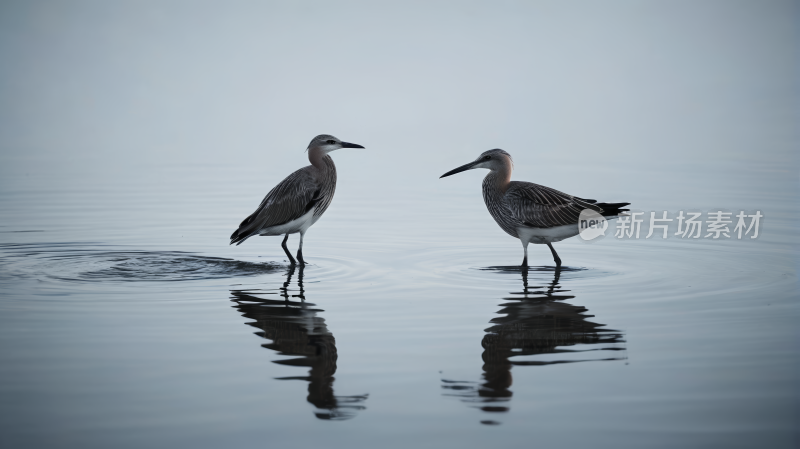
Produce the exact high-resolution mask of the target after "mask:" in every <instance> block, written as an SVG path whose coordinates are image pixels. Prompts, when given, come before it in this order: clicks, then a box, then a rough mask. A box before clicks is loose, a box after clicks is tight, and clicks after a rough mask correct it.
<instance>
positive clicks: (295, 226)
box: [231, 134, 364, 265]
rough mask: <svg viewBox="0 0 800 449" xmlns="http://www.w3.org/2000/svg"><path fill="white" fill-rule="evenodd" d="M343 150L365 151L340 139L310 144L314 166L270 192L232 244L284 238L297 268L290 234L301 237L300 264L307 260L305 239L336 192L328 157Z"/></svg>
mask: <svg viewBox="0 0 800 449" xmlns="http://www.w3.org/2000/svg"><path fill="white" fill-rule="evenodd" d="M340 148H364V147H362V146H361V145H356V144H354V143H347V142H342V141H341V140H339V139H337V138H336V137H333V136H329V135H327V134H320V135H319V136H317V137H315V138H314V139H313V140H312V141H311V143H310V144H308V149H307V151H308V160H309V161H310V162H311V165H309V166H307V167H303V168H301V169H300V170H297V171H296V172H294V173H292V174H291V175H289V176H287V177H286V179H284V180H283V181H281V182H280V183H279V184H278V185H276V186H275V187H274V188H273V189H272V190H270V191H269V193H268V194H267V196H265V197H264V200H263V201H261V204H260V205H259V206H258V209H256V211H255V212H253V213H252V214H251V215H250V216H249V217H247V218H245V219H244V221H242V224H240V225H239V229H237V230H235V231H233V234H231V244H234V243H235V244H237V245H239V244H240V243H242V242H244V241H245V240H247V239H248V238H250V237H252V236H254V235H282V234H285V235H286V236H285V237H284V238H283V243H281V247H282V248H283V251H284V252H285V253H286V256H287V257H288V258H289V262H291V264H292V265H295V264H296V263H297V262H295V260H294V257H292V253H290V252H289V249H288V248H287V247H286V240H287V239H289V234H295V233H298V232H299V233H300V247H299V249H298V250H297V261H299V262H300V263H301V264H305V261H304V260H303V236H305V234H306V231H307V230H308V228H309V227H311V225H313V224H314V223H316V222H317V220H319V217H321V216H322V214H323V213H324V212H325V210H326V209H327V208H328V206H330V204H331V200H332V199H333V192H334V190H336V166H335V165H333V159H331V157H330V156H329V155H328V153H330V152H331V151H335V150H338V149H340Z"/></svg>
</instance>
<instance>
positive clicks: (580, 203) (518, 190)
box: [440, 149, 630, 267]
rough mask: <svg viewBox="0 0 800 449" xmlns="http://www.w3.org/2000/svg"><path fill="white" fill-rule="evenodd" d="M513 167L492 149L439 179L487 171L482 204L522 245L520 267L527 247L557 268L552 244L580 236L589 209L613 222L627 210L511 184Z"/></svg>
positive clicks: (538, 187)
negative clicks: (542, 250) (541, 249)
mask: <svg viewBox="0 0 800 449" xmlns="http://www.w3.org/2000/svg"><path fill="white" fill-rule="evenodd" d="M513 167H514V164H513V161H512V160H511V155H510V154H508V153H506V152H505V151H503V150H500V149H494V150H489V151H486V152H484V153H483V154H481V155H480V156H478V158H477V159H475V160H474V161H472V162H470V163H469V164H465V165H462V166H461V167H458V168H456V169H454V170H450V171H449V172H447V173H445V174H443V175H442V176H441V177H440V178H444V177H447V176H450V175H454V174H456V173H461V172H463V171H467V170H472V169H475V168H486V169H488V170H489V174H488V175H486V177H485V178H483V201H484V202H485V203H486V208H487V209H489V214H491V215H492V218H494V221H496V222H497V224H498V225H499V226H500V228H502V229H503V231H505V232H506V233H507V234H508V235H510V236H512V237H516V238H518V239H519V240H520V241H521V242H522V248H523V249H524V251H525V257H524V258H523V259H522V266H523V267H527V266H528V244H529V243H538V244H546V245H547V247H548V248H550V252H551V253H552V254H553V260H554V261H555V263H556V266H557V267H560V266H561V258H560V257H558V253H556V250H555V249H554V248H553V242H560V241H561V240H564V239H566V238H569V237H574V236H576V235H578V234H579V232H580V229H579V227H578V221H579V217H580V214H581V212H582V211H584V210H586V209H589V210H592V211H594V212H596V213H598V214H600V215H602V216H604V217H607V218H612V217H617V216H619V215H620V214H621V213H623V212H626V211H627V210H628V209H622V208H623V207H625V206H627V205H629V204H630V203H598V202H597V201H596V200H588V199H585V198H578V197H577V196H572V195H568V194H566V193H564V192H559V191H558V190H555V189H551V188H550V187H545V186H541V185H539V184H534V183H532V182H523V181H512V180H511V171H512V170H513Z"/></svg>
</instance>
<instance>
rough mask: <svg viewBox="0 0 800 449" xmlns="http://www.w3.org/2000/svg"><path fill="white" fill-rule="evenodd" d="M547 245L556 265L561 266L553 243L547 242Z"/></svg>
mask: <svg viewBox="0 0 800 449" xmlns="http://www.w3.org/2000/svg"><path fill="white" fill-rule="evenodd" d="M547 247H548V248H550V252H551V253H553V260H554V261H556V267H561V258H560V257H558V253H556V250H555V248H553V244H552V243H548V244H547Z"/></svg>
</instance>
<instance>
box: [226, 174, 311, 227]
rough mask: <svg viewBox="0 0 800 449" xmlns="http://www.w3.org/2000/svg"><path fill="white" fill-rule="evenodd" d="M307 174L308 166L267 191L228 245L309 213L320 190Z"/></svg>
mask: <svg viewBox="0 0 800 449" xmlns="http://www.w3.org/2000/svg"><path fill="white" fill-rule="evenodd" d="M311 170H312V168H311V166H308V167H303V168H301V169H300V170H297V171H296V172H294V173H292V174H291V175H289V176H287V177H286V179H284V180H283V181H281V182H280V183H279V184H278V185H276V186H275V187H274V188H273V189H272V190H270V191H269V193H267V196H265V197H264V199H263V200H262V201H261V204H260V205H259V206H258V209H256V211H255V212H253V213H252V214H250V216H249V217H247V218H245V219H244V221H242V223H241V224H240V225H239V229H237V230H236V231H234V233H233V235H231V243H239V242H241V241H244V240H245V239H246V238H247V237H250V236H252V235H255V234H257V233H258V231H260V230H261V229H264V228H268V227H271V226H277V225H281V224H284V223H288V222H290V221H292V220H296V219H298V218H300V217H302V216H303V215H305V213H306V212H308V211H309V210H311V208H312V207H314V205H315V204H317V202H319V200H320V186H319V183H318V182H317V180H316V178H315V177H314V175H313V174H312V173H311Z"/></svg>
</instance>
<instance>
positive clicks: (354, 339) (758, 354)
mask: <svg viewBox="0 0 800 449" xmlns="http://www.w3.org/2000/svg"><path fill="white" fill-rule="evenodd" d="M340 153H341V154H335V155H334V157H335V158H336V159H337V161H338V163H339V166H340V177H341V179H342V181H341V184H340V190H339V191H337V197H336V198H335V200H334V203H333V205H332V206H331V209H330V210H329V211H328V212H327V214H326V216H325V217H323V219H322V220H321V221H320V222H319V223H317V224H316V225H315V226H314V227H313V228H312V229H311V231H309V234H308V235H307V239H306V248H305V249H306V251H305V255H306V258H307V259H308V261H309V262H310V265H308V266H306V267H305V268H304V269H302V270H300V269H293V268H291V267H289V266H288V265H287V264H286V262H285V260H284V259H285V257H284V256H283V254H282V251H281V250H280V246H279V244H280V239H279V238H277V237H276V238H267V237H262V238H254V239H251V240H250V241H248V242H246V243H245V244H244V245H242V246H239V247H229V246H227V236H228V235H229V233H230V232H231V231H232V229H233V228H234V227H235V226H236V225H237V224H238V222H239V220H240V219H241V218H242V217H243V216H245V215H246V214H248V213H249V212H250V209H251V208H253V207H255V205H257V203H258V201H259V200H260V198H261V196H262V194H263V191H265V189H267V188H268V187H269V185H271V184H272V183H273V179H274V177H277V176H278V174H275V175H271V174H269V173H268V174H267V175H264V174H261V173H259V171H258V170H256V169H248V168H244V169H242V168H241V167H237V166H236V165H235V164H231V165H229V166H228V165H223V166H219V165H215V166H198V165H183V164H181V165H178V164H174V165H169V164H166V165H163V166H159V167H152V166H151V167H146V166H141V167H139V166H134V167H132V168H131V167H128V168H126V169H125V171H123V170H122V169H119V171H117V172H114V171H113V169H109V170H110V172H102V173H97V172H93V171H92V170H90V169H89V168H87V167H88V166H84V165H82V164H81V162H80V161H72V162H69V161H61V162H59V163H55V162H54V163H42V162H41V161H38V162H37V163H35V164H34V163H28V162H24V161H17V162H14V164H16V165H15V166H14V169H13V170H8V173H7V176H6V177H5V178H4V180H5V181H4V183H5V184H4V189H3V190H2V192H0V210H3V211H4V220H3V227H2V233H1V234H0V236H2V237H1V238H0V242H1V243H2V245H1V246H0V264H2V265H0V283H2V291H0V308H1V309H2V313H0V357H2V363H0V397H2V401H0V414H2V423H3V424H2V435H3V436H2V438H3V445H4V446H5V447H22V446H26V447H32V446H39V447H109V446H115V447H142V446H144V445H147V446H161V447H166V446H175V445H181V446H184V445H190V444H191V445H193V446H196V447H219V446H223V445H224V446H253V445H261V444H267V445H268V446H270V447H309V446H310V445H312V444H328V445H334V446H337V447H338V446H342V447H343V446H346V445H365V446H367V445H368V446H377V445H381V446H383V447H398V448H399V447H410V446H412V445H413V446H422V447H456V446H458V447H481V446H486V445H494V444H501V445H516V444H523V443H525V444H529V443H530V442H533V441H535V442H537V444H541V445H545V446H577V445H585V444H592V445H594V446H599V447H676V446H689V447H756V446H760V447H765V446H764V445H765V444H766V445H767V446H769V447H791V446H792V445H793V444H794V442H795V440H794V435H795V429H796V423H797V418H798V415H797V404H798V399H800V394H798V371H797V368H798V347H797V341H798V340H797V339H798V331H797V325H796V323H797V319H798V318H799V316H798V315H800V314H799V313H798V304H797V276H796V269H795V266H794V263H795V261H796V246H795V245H796V237H795V233H794V232H795V229H796V227H795V226H794V225H793V223H792V219H793V217H794V216H795V215H794V214H795V212H794V211H787V210H786V208H785V207H783V206H782V204H784V201H786V200H787V198H788V200H789V202H790V203H791V201H792V200H791V195H790V194H789V193H785V191H784V190H782V189H783V187H784V186H785V184H784V183H785V182H788V181H786V180H790V179H791V177H790V175H787V172H786V171H783V170H782V169H781V168H779V167H772V166H764V167H760V168H758V167H757V168H755V169H754V167H753V166H752V165H747V166H744V165H743V166H741V167H738V168H737V167H733V168H732V169H731V170H733V171H732V173H733V174H741V175H742V176H745V177H744V178H742V179H745V180H746V179H750V180H751V181H750V182H749V183H747V182H746V183H745V184H744V186H745V187H748V189H747V190H748V191H747V192H745V191H743V190H744V189H742V190H736V188H731V189H727V190H725V192H723V193H715V194H714V195H716V196H713V195H712V196H710V197H709V198H710V199H708V198H705V199H707V200H708V201H712V202H713V203H714V204H716V205H719V206H721V207H727V208H728V209H731V210H734V209H736V210H738V209H740V208H743V209H752V208H754V207H759V208H760V210H762V213H763V214H764V215H765V218H764V219H763V223H762V226H761V229H760V233H761V235H760V237H759V238H758V239H756V240H754V241H745V240H742V241H738V240H725V241H713V240H711V239H700V240H697V241H685V240H684V241H682V240H680V239H677V238H668V239H666V240H664V241H660V240H653V239H649V240H645V239H640V240H627V241H616V240H615V239H613V238H608V237H607V238H605V239H602V240H600V241H599V242H596V243H592V244H587V243H584V242H582V241H579V240H578V239H571V240H570V241H567V242H563V243H561V244H557V245H556V248H558V249H559V251H560V255H561V257H562V259H563V260H564V261H565V267H564V268H563V269H561V270H556V269H555V268H553V267H552V261H551V259H550V256H549V251H547V249H546V248H544V247H541V246H533V247H531V258H532V263H533V265H534V266H533V267H531V268H530V270H528V271H527V272H523V271H521V270H520V269H519V268H518V267H516V266H515V265H516V264H517V263H519V262H520V260H521V258H522V251H521V248H520V246H519V244H518V242H517V241H515V240H513V239H511V238H509V237H507V236H505V235H504V234H503V233H502V231H500V229H499V228H497V227H496V225H495V224H494V223H493V222H492V221H491V218H490V217H489V215H488V213H487V212H486V211H485V209H484V208H483V205H482V200H481V198H480V193H479V191H480V187H479V179H480V175H479V174H477V173H472V174H466V175H462V178H460V179H455V178H454V180H455V181H454V182H452V183H446V182H445V181H449V179H447V180H439V179H437V177H436V174H440V173H436V174H433V175H432V176H428V174H427V173H421V174H420V175H419V178H418V181H417V183H416V184H415V185H410V184H408V183H406V184H403V183H402V180H401V175H402V173H398V174H387V173H383V174H369V173H367V174H363V173H362V174H353V172H348V170H347V168H346V164H347V161H348V160H352V159H348V158H349V157H352V155H350V156H348V155H346V154H345V153H344V151H342V152H340ZM337 156H341V157H338V158H337ZM372 157H375V156H372ZM470 157H471V155H470ZM287 158H291V160H292V161H296V163H297V164H298V165H299V164H302V163H303V162H302V158H303V155H302V153H300V152H297V154H291V153H290V154H289V155H287ZM467 160H468V159H467ZM461 162H462V161H460V160H459V161H454V162H453V163H451V164H447V165H445V164H443V166H442V167H435V168H432V171H433V170H435V171H436V172H444V171H445V170H447V169H449V168H452V167H450V166H456V165H459V164H460V163H461ZM552 170H553V171H554V172H558V171H559V170H562V168H561V167H558V166H556V167H553V169H552ZM736 170H739V171H738V172H737V171H736ZM747 172H749V173H755V174H751V177H750V178H747V177H746V175H745V173H747ZM125 173H127V174H125ZM763 173H767V175H764V174H763ZM614 175H615V176H612V179H613V178H615V177H623V176H625V177H627V178H628V179H629V180H630V181H631V182H632V183H633V185H638V186H639V187H638V188H632V189H630V190H629V191H628V192H627V193H626V190H627V189H628V187H626V186H624V185H621V183H620V184H616V183H614V182H610V183H609V184H607V185H606V186H605V187H602V188H601V190H602V191H604V192H607V193H604V194H602V195H600V196H602V197H603V199H609V200H629V201H632V202H634V205H636V204H637V203H638V204H642V206H641V207H642V210H647V209H646V208H650V209H653V210H655V209H656V208H657V207H658V204H659V203H663V204H665V206H664V207H665V208H666V209H667V210H670V211H676V210H678V209H680V205H679V204H680V202H681V201H687V202H689V201H690V199H689V198H691V194H690V193H691V189H692V188H693V187H692V185H688V186H684V188H683V190H681V189H675V190H674V191H673V192H672V194H671V196H668V197H663V198H661V197H659V196H658V195H659V193H658V192H654V191H652V189H651V190H648V189H647V188H646V187H643V186H646V183H645V182H644V181H645V180H646V179H647V178H648V177H649V176H650V175H649V174H648V173H646V172H645V173H642V174H631V173H625V172H620V173H616V174H614ZM270 176H273V179H268V178H269V177H270ZM347 176H350V178H349V179H348V177H347ZM378 176H384V177H387V176H388V177H389V178H388V180H387V183H389V184H392V183H394V182H397V183H398V185H400V186H401V187H398V188H388V189H386V191H384V192H376V191H371V190H369V189H359V188H358V184H359V183H370V182H374V179H373V178H371V177H378ZM395 177H396V178H397V179H394V178H395ZM753 177H755V178H753ZM765 177H766V178H770V177H772V178H774V179H773V181H771V182H768V183H760V182H761V181H760V180H761V179H764V178H765ZM142 179H146V180H147V182H142V181H141V180H142ZM754 179H755V180H754ZM45 180H47V182H44V181H45ZM775 180H777V181H775ZM569 183H570V184H572V183H577V186H576V187H575V188H574V189H572V190H578V191H581V190H583V191H587V190H591V191H597V189H596V188H592V182H591V181H585V182H584V181H580V180H578V181H575V180H572V181H569ZM753 185H757V186H761V187H760V189H761V190H760V191H756V192H753V190H752V189H750V188H749V186H753ZM259 186H260V187H259ZM559 187H561V186H559ZM562 188H563V187H562ZM564 189H565V190H569V189H567V188H564ZM251 190H252V192H251ZM782 191H783V192H784V193H781V192H782ZM248 192H249V193H248ZM431 192H432V193H431ZM601 193H602V192H601ZM748 195H749V196H748ZM782 195H783V196H782ZM609 197H610V198H609ZM760 201H766V203H764V202H760ZM701 206H702V205H698V204H697V203H696V202H694V203H691V202H689V204H688V205H687V206H686V207H687V208H688V207H701ZM673 232H674V231H673ZM643 235H644V234H643ZM296 242H297V239H296V238H293V239H292V240H290V244H291V245H292V246H294V245H296Z"/></svg>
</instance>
